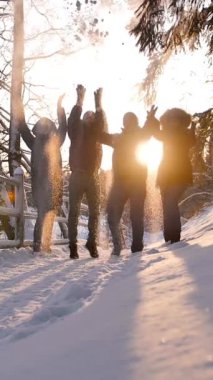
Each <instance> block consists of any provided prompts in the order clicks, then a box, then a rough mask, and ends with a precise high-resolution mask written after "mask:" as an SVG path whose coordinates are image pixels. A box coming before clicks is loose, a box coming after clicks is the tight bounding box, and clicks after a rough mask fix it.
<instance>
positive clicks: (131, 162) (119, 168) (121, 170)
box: [100, 127, 151, 184]
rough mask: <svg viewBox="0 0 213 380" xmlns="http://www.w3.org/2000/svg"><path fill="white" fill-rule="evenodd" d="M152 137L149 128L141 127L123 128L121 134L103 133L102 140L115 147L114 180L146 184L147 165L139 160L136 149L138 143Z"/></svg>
mask: <svg viewBox="0 0 213 380" xmlns="http://www.w3.org/2000/svg"><path fill="white" fill-rule="evenodd" d="M150 137H151V134H150V131H149V129H147V128H140V127H134V128H133V129H132V130H131V131H126V130H125V129H123V131H122V133H120V134H108V133H104V134H102V135H101V137H100V141H101V142H102V143H103V144H106V145H109V146H112V147H113V148H114V151H113V156H112V169H113V177H114V180H121V181H125V182H130V183H131V184H138V183H139V184H145V181H146V178H147V167H146V165H145V164H141V163H140V162H139V161H138V159H137V157H136V151H137V147H138V145H139V144H142V143H145V142H146V141H147V140H148V139H149V138H150Z"/></svg>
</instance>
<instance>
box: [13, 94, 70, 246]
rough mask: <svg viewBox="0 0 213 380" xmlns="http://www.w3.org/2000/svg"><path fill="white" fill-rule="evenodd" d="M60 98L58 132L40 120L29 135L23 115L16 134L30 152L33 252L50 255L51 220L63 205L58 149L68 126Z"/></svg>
mask: <svg viewBox="0 0 213 380" xmlns="http://www.w3.org/2000/svg"><path fill="white" fill-rule="evenodd" d="M62 99H63V96H60V97H59V99H58V103H57V113H58V122H59V128H58V129H57V128H56V125H55V123H54V122H53V121H51V120H50V119H48V118H46V117H42V118H41V119H39V120H38V121H37V123H36V124H35V125H34V127H33V129H32V132H31V130H30V129H29V128H28V126H27V124H26V122H25V118H24V112H23V120H22V122H21V123H20V125H19V131H20V133H21V136H22V138H23V140H24V141H25V143H26V145H27V146H28V148H30V150H31V178H32V196H33V202H34V205H35V207H36V208H37V211H38V216H37V219H36V223H35V227H34V239H33V251H34V252H40V251H41V250H43V251H46V252H50V251H51V248H50V244H51V235H52V229H53V223H54V218H55V216H56V214H57V212H58V210H59V208H60V206H61V203H62V192H63V186H62V185H63V178H62V160H61V153H60V147H61V145H62V144H63V142H64V140H65V136H66V131H67V125H66V115H65V111H64V108H62V106H61V102H62Z"/></svg>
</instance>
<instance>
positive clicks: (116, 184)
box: [100, 111, 152, 256]
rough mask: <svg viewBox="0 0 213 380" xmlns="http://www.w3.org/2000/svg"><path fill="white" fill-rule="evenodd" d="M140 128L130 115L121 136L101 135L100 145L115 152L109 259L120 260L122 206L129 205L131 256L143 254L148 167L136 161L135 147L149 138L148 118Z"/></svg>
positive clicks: (110, 198)
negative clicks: (110, 252)
mask: <svg viewBox="0 0 213 380" xmlns="http://www.w3.org/2000/svg"><path fill="white" fill-rule="evenodd" d="M151 113H152V111H150V113H148V115H147V121H146V123H145V124H144V127H143V128H140V127H139V124H138V118H137V116H136V115H135V114H134V113H132V112H127V113H126V114H125V115H124V117H123V130H122V132H121V133H120V134H107V133H103V134H102V135H101V136H100V141H101V142H102V143H103V144H107V145H109V146H112V147H113V148H114V150H113V156H112V170H113V183H112V187H111V191H110V194H109V197H108V205H107V214H108V224H109V228H110V231H111V235H112V240H113V251H112V255H116V256H119V255H120V252H121V249H122V242H121V234H120V220H121V217H122V214H123V210H124V206H125V204H126V203H127V201H128V200H129V202H130V219H131V224H132V244H131V251H132V253H135V252H140V251H142V250H143V234H144V202H145V197H146V179H147V167H146V165H145V164H141V163H140V162H139V161H138V160H137V157H136V151H137V147H138V145H139V144H141V143H143V142H144V143H145V142H147V141H148V139H149V138H150V137H151V134H152V126H151V125H150V121H149V119H150V117H151Z"/></svg>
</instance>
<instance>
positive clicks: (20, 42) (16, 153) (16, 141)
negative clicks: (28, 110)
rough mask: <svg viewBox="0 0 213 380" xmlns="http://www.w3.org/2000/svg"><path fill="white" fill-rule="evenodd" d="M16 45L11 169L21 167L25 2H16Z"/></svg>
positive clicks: (11, 109)
mask: <svg viewBox="0 0 213 380" xmlns="http://www.w3.org/2000/svg"><path fill="white" fill-rule="evenodd" d="M13 35H14V44H13V58H12V80H11V103H10V140H9V169H10V175H13V173H14V169H15V168H16V167H17V166H19V165H20V158H21V155H20V134H19V131H18V125H19V123H20V120H22V116H21V112H22V86H23V66H24V9H23V0H14V33H13Z"/></svg>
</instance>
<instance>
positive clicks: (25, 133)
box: [18, 104, 35, 149]
mask: <svg viewBox="0 0 213 380" xmlns="http://www.w3.org/2000/svg"><path fill="white" fill-rule="evenodd" d="M20 114H21V115H20V123H19V126H18V129H19V132H20V134H21V137H22V139H23V140H24V142H25V144H26V145H27V146H28V148H29V149H32V146H33V143H34V140H35V137H34V136H33V134H32V132H31V131H30V129H29V128H28V126H27V124H26V121H25V115H24V107H23V104H21V105H20Z"/></svg>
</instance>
